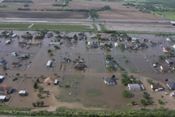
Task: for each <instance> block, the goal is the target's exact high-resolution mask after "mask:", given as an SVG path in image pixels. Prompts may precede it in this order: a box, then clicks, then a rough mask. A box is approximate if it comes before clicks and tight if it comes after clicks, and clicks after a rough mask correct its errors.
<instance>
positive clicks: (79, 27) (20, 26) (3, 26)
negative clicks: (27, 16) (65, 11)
mask: <svg viewBox="0 0 175 117" xmlns="http://www.w3.org/2000/svg"><path fill="white" fill-rule="evenodd" d="M31 24H32V23H31ZM31 24H30V23H0V28H1V29H17V30H21V29H23V30H39V29H48V30H58V31H75V32H76V31H93V30H96V29H91V27H90V26H87V25H81V24H79V25H78V24H54V23H45V24H44V23H36V24H34V25H33V26H31V27H30V28H28V27H29V26H30V25H31Z"/></svg>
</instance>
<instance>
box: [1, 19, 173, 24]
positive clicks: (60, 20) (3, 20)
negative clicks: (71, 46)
mask: <svg viewBox="0 0 175 117" xmlns="http://www.w3.org/2000/svg"><path fill="white" fill-rule="evenodd" d="M104 21H105V22H106V23H132V24H133V23H135V24H165V25H171V21H167V20H129V19H128V20H120V19H96V20H95V21H93V20H92V19H54V18H4V17H0V22H41V23H42V22H43V23H46V22H47V23H104Z"/></svg>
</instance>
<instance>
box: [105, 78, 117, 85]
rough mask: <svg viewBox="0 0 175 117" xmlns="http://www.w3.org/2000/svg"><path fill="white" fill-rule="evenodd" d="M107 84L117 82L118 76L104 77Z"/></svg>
mask: <svg viewBox="0 0 175 117" xmlns="http://www.w3.org/2000/svg"><path fill="white" fill-rule="evenodd" d="M104 82H105V83H106V84H117V81H116V78H104Z"/></svg>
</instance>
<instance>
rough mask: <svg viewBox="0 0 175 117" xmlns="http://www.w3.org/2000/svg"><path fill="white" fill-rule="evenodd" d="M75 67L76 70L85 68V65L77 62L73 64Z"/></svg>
mask: <svg viewBox="0 0 175 117" xmlns="http://www.w3.org/2000/svg"><path fill="white" fill-rule="evenodd" d="M75 67H78V68H85V67H86V65H85V64H84V63H83V62H77V63H76V64H75Z"/></svg>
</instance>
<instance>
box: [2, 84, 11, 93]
mask: <svg viewBox="0 0 175 117" xmlns="http://www.w3.org/2000/svg"><path fill="white" fill-rule="evenodd" d="M12 90H13V89H12V87H10V86H7V85H0V94H9V93H11V92H12Z"/></svg>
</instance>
